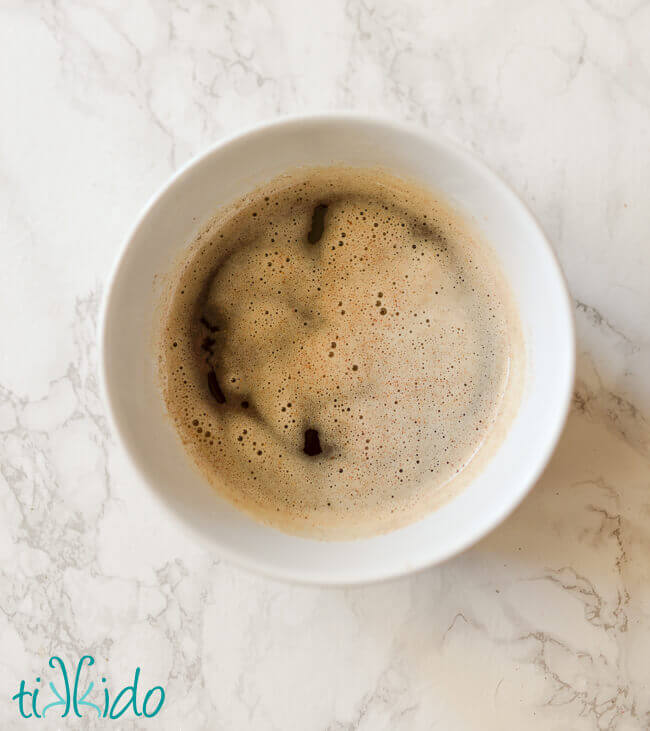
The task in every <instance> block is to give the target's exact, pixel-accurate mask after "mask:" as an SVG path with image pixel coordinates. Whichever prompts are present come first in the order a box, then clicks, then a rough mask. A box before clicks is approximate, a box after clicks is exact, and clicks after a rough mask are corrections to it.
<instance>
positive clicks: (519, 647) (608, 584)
mask: <svg viewBox="0 0 650 731" xmlns="http://www.w3.org/2000/svg"><path fill="white" fill-rule="evenodd" d="M649 37H650V4H649V3H647V2H639V1H638V0H617V1H612V2H605V0H568V2H559V1H558V2H555V1H552V2H544V3H542V2H532V1H526V2H514V1H512V0H508V1H506V0H487V1H486V2H472V3H447V2H442V1H439V0H436V1H435V2H430V3H425V2H417V1H416V0H407V1H406V2H400V3H397V2H388V1H387V0H379V1H373V0H347V1H343V0H335V1H334V2H331V3H320V4H315V3H309V2H304V3H294V2H290V1H289V0H263V1H256V0H233V1H230V2H216V3H205V2H189V0H185V2H170V3H166V2H162V0H161V1H160V2H159V1H158V0H155V1H154V0H151V1H150V2H141V3H140V2H138V3H127V2H122V3H117V4H116V3H109V2H106V3H101V2H94V1H91V0H76V1H73V2H55V1H50V2H45V1H43V2H40V1H38V2H36V1H35V2H30V3H24V2H20V1H19V0H13V1H12V0H8V1H6V2H3V3H1V4H0V47H1V48H2V49H3V50H2V56H3V60H4V64H2V66H1V67H0V98H2V100H3V101H2V108H1V111H0V131H1V134H0V236H1V239H0V240H1V242H2V270H1V273H0V277H1V283H2V286H0V318H1V323H2V349H1V350H0V521H1V528H0V588H1V590H0V647H2V653H0V725H1V726H2V728H14V727H16V728H22V727H32V726H33V727H34V728H47V727H51V728H64V727H65V724H66V721H61V720H60V719H59V720H58V721H57V719H56V718H55V717H54V716H52V717H51V718H50V719H49V720H44V721H43V720H41V721H37V722H34V723H31V722H30V721H25V720H21V719H18V717H17V714H16V706H15V704H14V703H12V702H11V701H10V700H9V698H10V697H11V695H12V694H13V693H15V692H16V689H17V685H18V682H19V680H20V679H21V678H32V677H35V676H36V675H37V674H38V673H42V672H43V667H44V664H45V662H46V661H47V658H48V657H49V656H50V655H51V654H61V655H63V656H66V657H70V658H71V659H74V658H78V657H79V655H80V654H82V653H84V652H91V653H93V654H94V656H95V657H96V658H97V661H98V663H100V662H101V664H102V667H105V668H106V669H107V672H108V673H110V676H111V677H112V678H123V679H124V682H128V680H129V679H130V678H129V674H131V676H132V672H133V668H134V667H135V666H136V665H140V666H141V667H142V672H143V680H144V681H145V683H147V684H148V685H147V687H148V686H149V685H152V684H154V683H162V684H163V685H164V686H165V689H166V691H167V701H166V704H165V707H164V710H163V712H162V713H161V714H160V716H158V717H157V718H156V720H155V727H156V728H169V729H176V728H184V729H185V728H187V729H193V728H197V729H198V728H217V729H233V728H236V729H244V728H251V729H282V730H283V731H285V730H288V729H300V730H303V729H312V728H313V729H331V730H332V731H334V730H336V731H343V730H344V729H345V730H347V729H358V730H360V731H375V730H376V729H391V730H393V729H396V730H397V729H405V730H406V729H408V730H411V729H442V730H444V731H448V730H450V731H461V730H462V731H465V730H470V729H471V730H473V729H481V730H486V729H495V730H496V729H499V730H501V729H505V728H513V729H557V730H560V729H562V730H564V729H566V730H568V729H571V730H581V729H601V730H605V729H607V730H616V731H629V730H630V729H645V728H648V727H650V680H649V677H650V675H649V671H648V659H647V658H648V653H649V652H650V562H649V561H648V555H649V550H650V425H649V421H648V420H649V418H650V417H649V414H650V379H649V378H648V373H650V334H649V333H650V331H649V330H648V325H647V323H648V321H649V320H650V298H649V297H648V284H647V283H648V273H649V272H650V247H649V246H648V237H649V234H650V229H649V225H648V216H647V191H648V189H650V167H649V166H648V162H647V160H648V157H647V150H648V143H649V137H648V130H649V129H650V45H649V44H648V43H647V40H648V38H649ZM337 108H351V109H357V110H361V111H371V112H375V113H381V114H385V115H389V116H392V117H395V118H398V119H407V120H412V121H416V122H418V123H420V124H422V125H424V126H426V127H429V128H431V129H436V130H441V131H443V132H445V133H446V134H448V135H450V136H451V137H453V138H455V139H457V140H459V141H460V142H461V143H462V144H464V145H465V146H466V147H468V148H469V149H472V150H474V151H475V152H477V153H478V154H480V155H481V156H482V157H483V158H484V159H486V161H487V162H488V163H490V164H491V165H492V166H493V167H494V168H495V169H497V170H498V171H499V172H500V173H501V174H502V175H503V176H504V177H505V178H506V179H507V180H508V181H509V182H510V183H511V184H512V185H513V186H514V187H515V188H516V189H517V190H518V191H519V192H520V193H521V194H522V196H523V197H524V199H525V200H526V201H527V203H528V204H529V205H530V206H531V207H532V209H533V210H534V211H535V213H536V214H537V216H538V217H539V219H540V220H541V222H542V224H543V226H544V227H545V229H546V230H547V232H548V233H549V235H550V236H551V239H552V241H553V244H554V246H555V249H556V251H557V253H558V255H559V257H560V259H561V262H562V265H563V267H564V270H565V272H566V275H567V278H568V281H569V285H570V288H571V291H572V293H573V295H574V297H575V300H576V310H575V314H576V320H577V327H578V336H579V367H578V379H577V383H576V392H575V400H574V408H573V410H572V413H571V416H570V418H569V422H568V424H567V428H566V431H565V433H564V435H563V437H562V440H561V443H560V446H559V448H558V450H557V453H556V455H555V456H554V458H553V460H552V462H551V464H550V466H549V468H548V470H547V472H546V473H545V475H544V476H543V478H542V479H541V480H540V483H539V485H538V486H537V487H536V488H535V490H534V491H533V492H532V493H531V495H530V496H529V497H528V498H527V499H526V501H525V502H524V503H523V505H522V506H521V507H520V508H519V509H518V510H517V512H516V513H515V514H514V515H513V516H512V517H511V518H510V519H509V520H508V521H507V522H506V523H505V524H504V525H503V526H501V527H500V528H499V529H497V530H496V531H495V532H494V533H493V534H491V535H490V536H489V537H488V538H486V539H485V540H484V541H482V542H481V543H480V544H479V545H478V546H476V547H475V548H473V549H472V550H471V551H469V552H467V553H465V554H464V555H462V556H460V557H458V558H456V559H454V560H452V561H450V562H448V563H447V564H445V565H443V566H440V567H437V568H434V569H431V570H429V571H426V572H423V573H421V574H419V575H417V576H413V577H410V578H407V579H403V580H400V581H395V582H391V583H388V584H384V585H379V586H372V587H366V588H359V589H350V590H319V589H312V588H309V589H308V588H301V587H292V586H285V585H283V584H279V583H276V582H273V581H269V580H266V579H262V578H259V577H255V576H252V575H248V574H246V573H244V572H242V571H240V570H238V569H236V568H232V567H230V566H228V565H226V564H223V563H221V562H220V561H219V559H218V557H216V556H214V555H212V554H210V553H208V552H206V551H205V550H203V549H202V548H200V547H199V546H197V545H196V544H195V543H194V542H193V540H192V538H191V537H190V536H189V535H187V534H186V533H185V531H184V530H183V529H182V528H181V527H180V525H178V524H177V523H176V522H175V521H174V520H173V519H171V518H170V517H169V516H168V515H167V514H166V513H164V512H162V510H161V509H159V507H158V506H157V505H156V504H155V503H154V502H153V500H152V499H151V498H150V496H149V495H148V493H147V492H146V491H145V490H143V489H142V488H141V486H140V485H139V483H138V481H137V478H136V476H135V475H134V474H133V472H132V471H131V468H130V467H129V465H128V464H127V463H126V461H125V459H124V457H123V456H122V454H121V452H120V450H119V449H118V448H117V445H116V444H115V441H114V439H113V437H112V436H111V434H110V433H109V431H108V428H107V424H106V420H105V416H104V411H103V406H102V404H101V401H100V398H99V394H98V388H97V376H96V366H97V348H96V342H95V338H96V319H97V314H98V304H99V299H100V296H101V292H102V287H103V284H104V282H105V279H106V276H107V273H108V271H109V269H110V266H111V264H112V261H113V259H114V257H115V255H116V252H117V250H118V248H119V245H120V242H121V240H122V238H123V237H124V235H125V233H126V232H127V230H128V228H129V226H130V224H131V222H132V221H133V219H134V217H135V215H136V214H137V212H138V210H139V209H140V208H141V206H142V205H143V204H144V203H145V201H146V199H147V198H148V196H149V195H150V194H151V193H152V192H153V191H154V190H155V189H156V188H157V187H158V186H159V185H160V184H161V183H162V182H163V181H164V180H165V179H166V178H167V177H168V176H169V175H170V173H171V172H173V170H175V169H177V168H178V167H179V166H180V165H181V164H183V163H184V162H185V161H186V160H188V159H189V158H190V157H191V156H192V155H194V154H196V153H198V152H200V151H201V150H202V149H203V148H204V147H206V146H207V145H208V144H210V143H211V142H213V141H214V140H215V139H217V138H218V137H219V136H221V135H223V134H225V133H228V132H231V131H234V130H236V129H238V128H240V127H241V126H242V125H247V124H251V123H254V122H256V121H258V120H261V119H265V118H269V117H273V116H275V115H278V114H284V113H293V112H305V111H316V110H326V109H337ZM105 723H107V722H105V721H103V722H99V721H96V722H92V721H90V720H89V721H88V723H87V724H86V726H85V727H88V728H95V727H96V728H99V727H101V726H103V725H104V724H105ZM112 723H114V724H115V725H116V727H120V728H137V727H140V726H142V727H145V724H144V723H143V722H141V721H138V722H136V721H134V720H133V719H132V718H127V717H126V716H125V717H124V719H122V720H121V721H120V722H112ZM152 723H153V722H149V727H152V726H151V724H152ZM138 724H140V726H139V725H138Z"/></svg>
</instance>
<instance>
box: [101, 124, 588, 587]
mask: <svg viewBox="0 0 650 731" xmlns="http://www.w3.org/2000/svg"><path fill="white" fill-rule="evenodd" d="M332 122H350V123H353V124H359V125H366V126H368V125H370V126H374V127H378V128H382V129H384V130H387V131H389V132H395V133H398V134H406V135H410V136H412V137H415V138H417V139H418V141H420V142H422V143H425V144H426V143H428V144H431V143H432V142H433V143H435V144H436V145H437V146H439V147H441V148H446V150H448V151H449V152H451V153H452V154H453V155H455V156H456V157H458V158H461V160H462V162H463V163H464V164H465V165H468V166H469V167H474V168H475V169H477V170H478V171H479V172H480V173H481V174H482V175H483V176H484V177H485V178H486V179H487V180H488V182H489V184H490V185H491V187H492V188H494V189H496V190H497V191H498V192H499V193H500V194H501V195H503V196H504V197H505V198H507V199H509V202H510V203H511V204H512V205H513V206H514V207H515V208H517V207H518V208H519V209H520V210H521V211H522V213H523V214H524V215H525V217H526V219H527V220H528V222H529V223H530V224H531V226H532V227H533V228H534V230H535V232H536V234H537V237H538V239H539V244H540V246H541V247H542V248H543V249H544V252H545V254H546V256H547V258H548V263H549V265H550V267H551V269H552V276H554V277H555V278H556V280H557V284H558V285H559V288H558V293H557V297H556V300H557V305H558V307H559V308H560V309H561V310H562V309H563V310H564V312H563V319H564V321H565V326H566V335H567V336H568V337H567V341H568V343H569V346H570V347H568V348H567V351H566V364H565V366H564V376H565V377H564V385H563V392H562V393H561V394H558V401H557V403H558V404H560V405H561V408H558V415H557V419H556V423H555V425H554V427H553V429H551V430H550V431H549V432H548V433H547V435H546V443H545V444H544V445H543V448H542V449H541V452H540V455H541V456H540V457H539V459H538V462H537V464H535V465H534V467H533V468H532V469H531V470H530V471H529V474H528V476H527V477H526V478H524V479H522V483H521V488H520V490H519V492H518V493H517V494H516V495H515V496H514V497H512V498H510V499H509V500H508V501H505V502H504V503H503V504H502V505H501V506H500V508H499V509H497V510H495V511H494V512H493V513H492V514H491V516H490V517H489V518H488V519H486V520H485V522H483V523H476V526H475V527H474V528H473V530H471V531H468V532H467V535H466V536H465V537H464V539H462V540H459V541H457V542H456V543H455V544H454V545H453V546H450V547H449V549H448V550H446V551H442V552H439V553H438V554H437V555H436V556H433V557H431V556H429V555H427V554H425V553H423V554H422V555H419V556H416V557H414V560H413V561H410V562H408V564H406V563H405V564H404V565H403V567H402V568H394V569H388V570H382V569H381V566H378V567H377V569H375V570H374V571H372V572H370V571H365V572H364V573H363V575H361V574H359V575H350V574H349V573H346V574H345V576H338V577H337V576H336V571H331V570H329V569H325V570H324V569H322V568H319V569H313V570H311V571H309V570H305V569H298V568H296V567H291V566H283V567H282V569H279V568H278V567H277V565H275V564H271V563H268V562H265V561H264V559H263V555H262V554H260V555H259V556H257V557H256V558H255V559H253V558H251V557H249V556H244V555H242V554H240V553H239V552H238V551H237V550H236V549H232V548H231V547H230V546H229V545H227V544H225V543H221V542H220V541H219V536H218V535H216V536H213V537H212V538H210V539H209V538H207V536H206V535H205V534H204V533H203V531H201V530H200V529H199V528H198V527H197V526H195V525H194V524H193V522H192V521H191V520H190V519H189V518H188V517H187V516H186V515H185V514H181V513H179V512H178V511H177V510H176V509H175V508H174V507H173V506H172V505H171V504H170V502H169V501H168V499H166V498H165V497H164V496H163V495H162V494H161V493H160V491H159V490H157V489H156V487H155V486H154V485H153V484H152V482H151V479H150V477H149V475H148V474H147V470H146V467H145V466H143V465H142V464H141V461H140V458H139V456H138V455H137V454H136V453H135V450H134V449H133V448H132V446H131V444H130V443H129V440H128V439H126V438H125V436H124V435H123V433H122V430H121V428H120V424H119V420H118V418H117V416H116V412H115V409H114V402H113V397H112V396H111V390H110V388H109V385H108V384H109V375H108V370H109V369H108V367H107V342H106V340H107V323H108V319H109V312H110V310H111V305H112V301H113V294H114V290H115V286H114V285H115V282H116V281H117V279H118V277H119V275H120V272H121V271H122V268H123V267H124V265H125V259H126V254H127V251H128V250H129V248H130V247H131V245H132V242H133V241H134V239H135V238H136V236H137V234H138V232H139V231H140V229H141V227H142V226H143V225H144V224H145V223H146V220H147V218H148V217H149V215H150V213H151V212H152V210H153V209H154V208H155V207H156V205H157V204H158V203H159V201H160V199H161V198H163V196H164V195H165V194H166V193H167V192H168V191H169V190H170V189H171V188H173V187H174V186H176V185H177V184H179V183H180V182H181V181H182V179H183V178H184V177H186V176H187V175H188V174H189V173H190V171H191V170H192V169H193V168H194V167H195V166H196V165H198V164H200V163H201V162H202V161H203V160H205V159H207V158H209V157H211V156H212V155H214V154H217V153H218V152H219V151H220V150H221V149H223V148H225V147H227V146H228V145H230V144H231V143H233V142H235V141H237V142H243V141H246V139H250V138H252V137H254V136H256V135H259V134H263V133H265V132H266V131H267V130H269V129H272V128H278V127H282V126H290V125H304V124H314V125H323V124H329V123H332ZM97 338H98V344H99V353H98V371H99V390H100V395H101V398H102V401H103V404H104V407H105V413H106V418H107V421H108V423H109V427H110V430H111V433H112V434H113V435H115V437H116V442H117V444H118V445H119V448H120V449H121V450H122V451H123V452H124V453H125V454H126V456H127V458H128V462H129V464H130V467H131V468H132V469H133V470H134V471H135V473H136V474H137V476H138V478H139V481H140V482H142V483H143V484H144V485H145V486H146V489H147V490H148V491H149V492H150V494H153V495H154V496H155V499H156V500H157V501H158V503H159V504H161V505H162V506H163V507H164V509H165V510H166V511H167V512H168V513H170V514H171V515H173V516H174V517H175V519H176V520H177V521H179V522H180V523H181V524H183V525H184V526H186V527H187V528H188V529H189V531H190V534H192V535H193V536H194V537H196V538H197V539H198V540H199V541H200V542H201V543H202V544H203V545H204V546H205V547H206V549H212V550H214V551H216V552H217V554H218V555H219V556H220V557H223V558H225V559H226V560H227V561H228V562H229V563H232V564H234V565H237V566H240V567H242V568H245V569H248V570H250V571H253V572H254V573H256V574H259V575H263V576H266V577H269V578H273V579H279V580H283V581H289V582H292V583H296V584H304V585H318V586H357V585H363V584H371V583H378V582H382V581H388V580H391V579H395V578H398V577H401V576H406V575H410V574H414V573H417V572H419V571H423V570H425V569H427V568H429V567H430V566H434V565H437V564H440V563H443V562H445V561H448V560H449V559H451V558H452V557H454V556H456V555H458V554H460V553H462V552H464V551H466V550H467V549H468V548H470V547H471V546H473V545H474V544H476V543H478V541H480V540H481V539H482V538H484V537H485V536H487V535H488V534H489V533H490V532H491V531H492V530H494V529H495V528H496V527H497V526H498V525H499V524H500V523H502V522H503V521H504V520H505V519H506V518H507V517H508V516H509V515H510V514H512V513H513V512H514V510H515V509H516V508H517V507H518V506H519V505H520V504H521V502H522V501H523V499H524V498H525V497H526V496H527V495H528V493H529V492H530V491H531V490H532V488H533V487H534V485H535V484H536V482H537V481H538V480H539V478H540V477H541V475H542V473H543V472H544V470H545V469H546V466H547V465H548V462H549V460H550V458H551V456H552V454H553V452H554V450H555V447H556V446H557V443H558V441H559V439H560V436H561V434H562V432H563V430H564V426H565V424H566V421H567V418H568V415H569V411H570V407H571V401H572V394H573V388H574V382H575V369H576V339H575V315H574V311H573V305H572V298H571V295H570V293H569V289H568V285H567V281H566V277H565V275H564V272H563V271H562V268H561V266H560V263H559V259H558V256H557V254H556V252H555V250H554V249H553V247H552V246H551V244H550V242H549V239H548V237H547V236H546V234H545V232H544V230H543V229H542V227H541V225H540V223H539V221H538V219H537V217H536V216H535V214H534V213H533V212H532V211H531V209H530V208H529V206H528V205H527V204H526V203H525V202H524V201H523V200H522V198H521V197H520V196H519V195H518V194H517V193H516V192H515V191H514V189H513V188H512V187H511V186H510V185H509V184H508V183H507V182H506V181H505V180H504V179H503V178H502V176H501V175H500V174H498V173H497V172H495V171H494V170H493V169H492V168H491V167H490V166H489V165H488V164H487V163H485V162H484V161H483V160H482V159H481V158H480V157H478V156H477V155H476V154H474V153H473V152H469V151H468V150H467V149H466V148H464V147H463V146H462V145H461V144H459V143H458V142H456V141H455V140H453V139H451V138H449V137H448V136H446V135H444V134H441V133H439V132H437V131H436V132H434V131H432V130H429V129H427V128H424V127H422V126H420V125H417V124H414V123H412V122H404V121H400V120H395V119H392V118H390V117H385V116H381V115H374V114H365V113H360V112H354V111H327V112H319V113H306V114H290V115H283V116H278V117H274V118H272V119H267V120H264V121H262V122H258V123H256V124H252V125H249V126H246V127H244V128H242V129H240V130H238V131H235V132H232V133H230V134H228V135H225V136H224V137H222V138H220V139H219V140H217V141H216V142H215V143H213V144H212V145H209V146H208V147H207V148H206V149H204V150H203V151H201V152H199V153H197V154H196V155H194V156H193V157H191V158H190V159H189V160H188V161H187V162H186V163H185V164H183V165H182V166H181V167H180V168H179V169H178V170H177V171H176V172H175V173H173V174H172V175H171V176H170V177H168V178H167V179H166V180H165V181H164V182H163V183H162V185H160V186H159V187H158V189H157V190H156V191H155V192H154V193H153V194H152V195H151V196H150V197H149V199H148V201H147V202H146V203H145V205H144V206H143V208H142V209H141V210H140V212H139V214H138V215H137V217H136V220H135V222H134V223H133V224H132V226H131V227H130V228H129V229H128V231H127V234H126V236H125V237H124V238H123V240H122V243H121V245H120V246H119V248H118V252H117V255H116V257H115V260H114V262H113V265H112V268H111V270H110V272H109V275H108V277H107V279H106V282H105V285H104V291H103V293H102V298H101V306H100V312H99V318H98V325H97ZM358 540H359V541H367V540H372V537H370V538H361V539H358Z"/></svg>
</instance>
